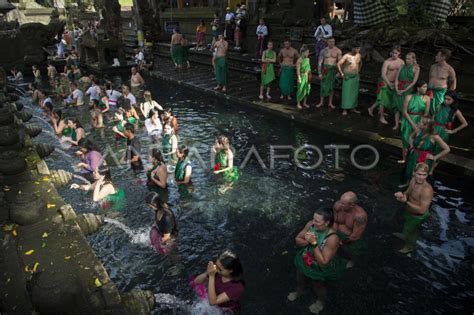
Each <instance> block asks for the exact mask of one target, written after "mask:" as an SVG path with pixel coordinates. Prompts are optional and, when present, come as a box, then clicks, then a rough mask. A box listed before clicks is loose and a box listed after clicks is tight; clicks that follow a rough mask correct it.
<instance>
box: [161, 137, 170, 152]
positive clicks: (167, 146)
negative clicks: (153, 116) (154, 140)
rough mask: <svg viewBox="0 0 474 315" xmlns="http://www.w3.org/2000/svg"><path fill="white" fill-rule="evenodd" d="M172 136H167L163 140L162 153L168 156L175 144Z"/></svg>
mask: <svg viewBox="0 0 474 315" xmlns="http://www.w3.org/2000/svg"><path fill="white" fill-rule="evenodd" d="M171 137H173V135H172V134H165V135H164V136H163V139H162V140H161V152H163V154H168V153H170V152H171V151H172V150H173V143H172V142H171Z"/></svg>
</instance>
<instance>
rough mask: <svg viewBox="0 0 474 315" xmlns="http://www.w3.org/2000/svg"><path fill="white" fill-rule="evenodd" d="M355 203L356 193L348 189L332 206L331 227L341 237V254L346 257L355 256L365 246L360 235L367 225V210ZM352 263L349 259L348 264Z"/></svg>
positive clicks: (356, 201)
mask: <svg viewBox="0 0 474 315" xmlns="http://www.w3.org/2000/svg"><path fill="white" fill-rule="evenodd" d="M357 203H358V198H357V195H356V194H355V193H354V192H352V191H348V192H345V193H344V194H342V196H341V198H340V199H339V200H338V201H336V203H334V206H333V211H334V225H333V229H334V230H336V231H337V236H339V238H340V239H341V242H342V248H341V250H342V253H343V256H345V258H348V259H352V257H354V256H357V255H358V254H359V253H360V252H361V251H362V250H363V249H364V248H365V247H366V246H365V243H364V242H363V240H362V236H363V234H364V231H365V229H366V227H367V212H365V210H364V209H363V208H362V207H361V206H359V205H358V204H357ZM352 265H353V262H352V261H349V262H348V266H352Z"/></svg>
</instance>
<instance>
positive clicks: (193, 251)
mask: <svg viewBox="0 0 474 315" xmlns="http://www.w3.org/2000/svg"><path fill="white" fill-rule="evenodd" d="M148 80H149V86H150V88H151V91H152V94H153V96H154V97H155V98H156V99H157V101H158V102H159V103H160V104H161V105H163V107H172V108H173V111H174V113H175V115H176V116H177V118H178V120H179V124H180V132H179V137H180V142H181V143H184V144H187V145H188V146H191V147H193V148H195V149H196V152H197V153H198V154H199V156H200V157H201V158H202V160H203V161H204V162H205V163H206V166H205V167H200V163H198V156H197V154H194V156H193V157H192V160H193V167H194V168H193V176H192V181H193V191H192V192H187V191H182V190H180V189H178V188H177V187H176V186H175V185H174V184H172V181H170V188H169V194H168V197H169V202H170V204H171V209H172V210H173V211H174V213H175V214H176V217H177V220H178V228H179V233H178V240H177V248H176V250H175V251H174V252H172V253H171V254H169V255H168V256H160V255H157V254H156V253H155V251H154V249H153V248H152V247H151V246H150V245H149V241H148V233H149V230H150V227H151V225H152V223H153V213H152V212H151V211H150V210H149V209H148V208H147V207H146V206H145V204H144V202H143V200H144V197H145V195H146V194H147V193H148V189H147V187H146V186H145V185H144V182H145V181H144V179H145V176H144V174H143V173H142V174H138V175H135V174H134V173H133V172H132V171H131V170H128V169H126V168H124V167H123V166H122V165H118V164H116V163H114V161H117V160H119V159H120V157H121V155H122V154H123V151H124V150H123V148H121V147H119V148H116V147H115V145H114V137H113V133H112V131H111V127H109V128H107V129H106V130H100V131H92V132H90V134H89V137H90V138H92V139H93V140H94V142H96V143H97V144H98V145H99V146H100V147H101V148H102V150H103V151H104V152H107V164H108V165H109V166H110V167H111V170H112V175H113V180H114V183H115V185H116V186H117V187H121V188H123V189H124V190H125V192H126V196H127V206H126V209H125V210H124V211H123V213H122V214H121V215H120V216H118V217H115V218H114V219H110V218H107V219H106V222H107V224H106V225H104V227H103V228H101V230H100V231H99V232H98V233H96V234H94V235H92V236H90V237H88V239H89V241H90V244H91V245H92V247H93V248H94V250H95V251H96V253H97V256H98V257H99V259H100V260H101V261H102V262H103V264H104V266H105V267H106V269H107V271H108V272H109V274H110V276H111V279H112V280H113V281H114V282H115V283H116V284H117V286H118V287H119V289H120V290H125V291H126V290H130V289H133V288H136V287H139V288H142V289H147V290H151V291H153V292H155V293H156V297H157V302H158V303H157V307H156V309H155V311H154V313H155V314H168V313H169V314H172V313H170V312H168V311H165V308H163V307H164V306H165V304H166V303H168V304H170V305H171V307H167V308H168V309H169V308H171V309H180V310H183V312H184V313H187V314H210V313H211V312H212V310H211V308H210V307H206V306H205V305H204V304H205V303H204V304H199V303H201V302H199V300H198V299H197V298H196V296H195V294H194V292H192V290H191V289H190V287H189V279H190V278H191V277H192V276H193V275H196V274H198V273H201V272H203V271H205V268H206V265H207V262H208V261H209V260H212V259H215V258H216V257H217V256H218V255H219V254H220V253H221V252H222V251H223V250H225V249H228V248H230V249H233V250H235V251H236V252H237V253H238V254H239V255H240V257H241V260H242V262H243V265H244V269H245V281H246V293H245V296H244V297H243V299H242V301H241V302H242V306H243V312H244V313H246V314H305V313H306V312H307V307H308V305H309V304H310V296H309V295H307V296H305V297H303V298H301V301H299V302H294V303H289V302H287V300H286V296H287V294H288V292H289V291H292V290H294V288H295V286H296V282H295V267H294V265H293V258H294V255H295V252H296V249H295V246H294V237H295V235H296V234H297V233H298V232H299V231H300V230H301V229H302V228H303V227H304V225H305V223H306V222H307V221H308V220H309V219H310V218H311V216H312V211H313V210H314V209H315V208H317V207H323V206H324V207H328V206H331V205H332V204H333V202H334V201H335V200H336V199H338V198H339V196H340V195H341V194H342V193H343V192H344V191H347V190H354V191H355V192H356V193H357V194H358V196H359V199H360V204H361V205H362V207H364V208H365V210H366V211H367V212H368V215H369V225H368V228H367V230H366V232H365V240H366V242H367V245H368V251H367V252H366V253H365V254H364V255H363V257H361V259H360V261H357V263H356V265H355V266H354V267H353V268H352V269H350V270H348V271H347V272H346V274H345V275H344V278H343V279H342V280H341V281H338V282H336V283H332V284H331V285H330V286H329V293H328V294H329V295H328V303H327V305H326V308H325V311H324V312H325V313H326V314H370V313H374V314H382V313H390V314H393V313H415V312H422V313H436V314H442V313H448V312H449V313H469V312H471V313H472V307H473V305H472V303H471V302H472V300H473V298H474V277H473V276H472V275H473V272H472V271H473V267H472V266H473V263H474V259H473V258H474V228H473V226H472V221H473V212H472V204H473V197H472V191H473V185H472V182H468V181H463V180H456V179H449V178H447V179H445V178H440V179H437V181H436V183H435V185H434V187H435V198H434V200H433V204H432V208H431V209H432V210H431V211H432V214H433V215H432V219H431V220H430V221H428V222H426V223H425V224H424V226H423V230H422V233H421V235H420V238H419V240H418V243H417V248H416V250H415V251H414V252H413V253H411V254H410V255H409V256H404V255H400V254H398V252H397V249H399V248H400V243H399V242H398V241H397V240H396V239H394V238H393V237H392V236H391V234H392V233H393V232H395V231H399V230H400V226H399V225H398V223H397V219H398V217H399V216H400V214H401V211H402V206H401V205H400V204H399V203H398V202H397V201H396V200H395V199H394V198H393V193H394V192H396V191H397V190H398V188H397V185H398V183H399V177H400V176H399V174H400V172H401V169H400V166H399V165H398V164H397V163H396V160H397V158H398V157H397V156H394V155H392V154H390V153H387V152H384V151H379V153H380V162H379V164H378V165H377V167H375V168H374V169H371V170H368V171H361V170H359V169H357V168H355V167H354V166H353V165H351V163H350V150H342V151H341V154H340V155H341V160H340V166H339V169H335V168H334V158H335V154H334V150H328V149H323V148H324V145H327V144H348V145H350V146H351V147H354V146H356V145H358V144H360V143H356V142H353V141H347V140H346V139H344V138H341V137H337V136H334V135H332V134H329V133H322V132H313V131H311V130H307V129H305V128H303V127H301V126H299V125H298V124H297V123H294V122H293V121H290V120H285V119H281V118H277V117H273V116H271V115H269V114H263V113H261V112H257V111H253V110H249V109H244V108H241V107H238V106H232V105H231V104H227V103H225V102H222V101H220V100H215V99H212V98H209V97H207V96H205V95H203V94H196V93H192V92H189V91H186V90H184V89H179V88H176V87H175V86H169V85H167V84H165V83H163V82H158V81H155V82H150V80H151V79H148ZM35 112H36V113H35V117H36V118H35V119H37V120H38V123H39V124H41V125H42V127H43V128H44V129H47V130H50V128H49V127H47V126H46V123H47V122H45V121H44V120H43V119H42V118H41V117H39V111H37V110H35ZM66 115H67V116H79V117H81V119H82V121H83V122H88V121H89V118H88V110H87V109H86V108H83V109H81V110H80V111H77V110H73V109H71V110H68V111H66ZM108 125H109V126H110V125H111V123H109V124H108ZM86 130H87V128H86ZM219 134H226V135H228V136H229V137H230V139H231V142H232V144H233V147H234V148H235V156H236V162H237V163H238V164H240V163H242V162H243V161H244V160H245V157H246V155H247V154H248V152H249V151H250V150H251V149H252V148H254V149H255V152H258V154H259V155H260V157H261V162H263V163H264V165H265V168H263V167H262V166H261V163H259V161H258V159H256V158H255V155H254V156H253V157H252V158H251V159H250V160H249V162H248V163H247V165H246V166H245V168H243V169H242V176H241V178H240V180H239V181H238V182H237V183H236V184H235V185H234V186H233V187H231V188H230V189H228V188H227V187H226V186H225V184H224V183H223V182H222V181H221V179H220V178H218V177H216V176H213V174H212V173H211V172H210V167H211V166H210V165H211V163H210V146H211V145H212V143H213V142H214V137H215V136H216V135H219ZM53 136H54V135H51V134H49V133H48V132H46V133H44V132H43V133H42V134H40V135H39V136H38V137H37V138H35V142H47V143H53V144H55V145H56V146H57V145H58V141H57V140H56V139H53ZM137 136H138V137H139V138H140V140H141V142H142V150H143V151H142V153H143V154H142V155H143V157H144V158H145V157H146V153H147V150H148V149H149V148H150V146H151V140H150V139H149V138H148V137H147V136H146V135H145V134H144V133H143V131H142V129H140V130H139V131H138V134H137ZM301 144H312V145H316V146H318V147H319V148H321V151H322V154H323V157H322V163H321V165H320V167H318V168H317V169H314V170H305V169H302V168H299V167H297V165H296V164H295V162H294V160H293V159H292V158H281V159H279V160H276V161H275V163H274V164H275V165H274V168H273V169H270V167H269V166H270V162H271V161H270V156H271V149H270V145H293V146H297V145H301ZM71 151H72V150H70V151H64V154H63V153H61V151H59V152H60V153H59V154H52V155H51V156H50V157H48V158H47V159H46V161H47V163H48V165H49V166H50V168H52V169H58V168H63V169H71V165H72V164H75V163H77V162H78V159H77V158H76V157H75V156H73V152H71ZM288 153H289V152H288V151H285V150H284V149H282V150H280V151H278V154H288ZM66 155H67V156H69V157H70V159H68V158H65V156H66ZM298 158H299V160H300V161H301V163H302V164H303V165H311V164H312V163H313V162H314V161H315V160H317V154H315V152H314V151H310V150H303V151H302V152H301V153H300V155H299V156H298ZM370 161H371V158H370V157H368V158H367V159H366V160H364V159H363V158H361V161H360V163H361V164H362V163H363V162H367V164H370ZM59 192H60V194H61V195H62V196H63V198H64V199H65V200H66V202H68V203H71V204H72V206H73V207H74V209H75V210H76V211H77V212H79V213H81V212H97V211H98V209H97V207H96V205H95V204H94V203H93V202H91V195H90V193H87V192H84V191H78V190H69V189H67V188H62V189H60V190H59ZM167 301H168V302H167ZM469 301H471V302H469ZM173 305H174V306H173ZM212 309H213V308H212ZM178 313H179V312H178Z"/></svg>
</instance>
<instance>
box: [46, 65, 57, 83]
mask: <svg viewBox="0 0 474 315" xmlns="http://www.w3.org/2000/svg"><path fill="white" fill-rule="evenodd" d="M57 73H58V71H57V70H56V67H55V66H54V65H53V63H52V62H51V61H48V78H49V79H50V80H54V78H56V75H57Z"/></svg>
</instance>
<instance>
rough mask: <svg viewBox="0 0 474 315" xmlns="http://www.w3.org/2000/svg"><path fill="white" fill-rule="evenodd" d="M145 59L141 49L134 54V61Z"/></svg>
mask: <svg viewBox="0 0 474 315" xmlns="http://www.w3.org/2000/svg"><path fill="white" fill-rule="evenodd" d="M144 60H145V56H144V55H143V53H142V52H141V51H139V52H138V54H136V55H135V63H137V64H138V63H141V62H143V61H144Z"/></svg>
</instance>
